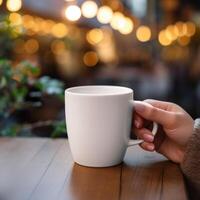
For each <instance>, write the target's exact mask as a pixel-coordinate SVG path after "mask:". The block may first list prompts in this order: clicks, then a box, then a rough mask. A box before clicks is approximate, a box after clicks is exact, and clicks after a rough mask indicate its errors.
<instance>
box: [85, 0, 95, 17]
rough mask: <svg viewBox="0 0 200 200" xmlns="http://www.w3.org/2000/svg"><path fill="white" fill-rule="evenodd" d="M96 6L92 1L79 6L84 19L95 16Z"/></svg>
mask: <svg viewBox="0 0 200 200" xmlns="http://www.w3.org/2000/svg"><path fill="white" fill-rule="evenodd" d="M97 10H98V7H97V4H96V2H94V1H85V2H84V3H83V4H82V6H81V11H82V15H83V16H84V17H86V18H93V17H95V16H96V14H97Z"/></svg>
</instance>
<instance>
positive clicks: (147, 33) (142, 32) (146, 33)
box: [136, 26, 151, 42]
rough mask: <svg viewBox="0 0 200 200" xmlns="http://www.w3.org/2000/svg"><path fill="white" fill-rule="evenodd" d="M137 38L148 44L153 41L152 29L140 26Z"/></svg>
mask: <svg viewBox="0 0 200 200" xmlns="http://www.w3.org/2000/svg"><path fill="white" fill-rule="evenodd" d="M136 37H137V39H138V40H139V41H140V42H147V41H149V40H150V39H151V29H150V28H149V27H148V26H140V27H139V28H138V29H137V31H136Z"/></svg>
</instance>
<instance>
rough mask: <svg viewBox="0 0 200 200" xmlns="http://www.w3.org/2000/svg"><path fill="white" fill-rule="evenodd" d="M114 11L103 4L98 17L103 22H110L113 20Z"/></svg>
mask: <svg viewBox="0 0 200 200" xmlns="http://www.w3.org/2000/svg"><path fill="white" fill-rule="evenodd" d="M112 16H113V11H112V9H111V8H110V7H108V6H102V7H100V8H99V10H98V13H97V19H98V21H99V22H100V23H102V24H108V23H110V22H111V19H112Z"/></svg>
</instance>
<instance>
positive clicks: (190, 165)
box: [181, 119, 200, 199]
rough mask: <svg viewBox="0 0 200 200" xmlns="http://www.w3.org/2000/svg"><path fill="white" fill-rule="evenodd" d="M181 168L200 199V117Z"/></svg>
mask: <svg viewBox="0 0 200 200" xmlns="http://www.w3.org/2000/svg"><path fill="white" fill-rule="evenodd" d="M181 169H182V171H183V173H184V175H185V177H186V180H187V184H188V186H189V188H190V193H191V195H192V197H193V199H200V119H197V120H195V126H194V133H193V135H192V136H191V138H190V141H189V142H188V145H187V149H186V153H185V158H184V161H183V163H182V164H181Z"/></svg>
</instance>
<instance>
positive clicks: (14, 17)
mask: <svg viewBox="0 0 200 200" xmlns="http://www.w3.org/2000/svg"><path fill="white" fill-rule="evenodd" d="M9 21H10V23H11V25H14V26H19V25H21V24H22V16H21V15H20V14H19V13H10V15H9Z"/></svg>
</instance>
